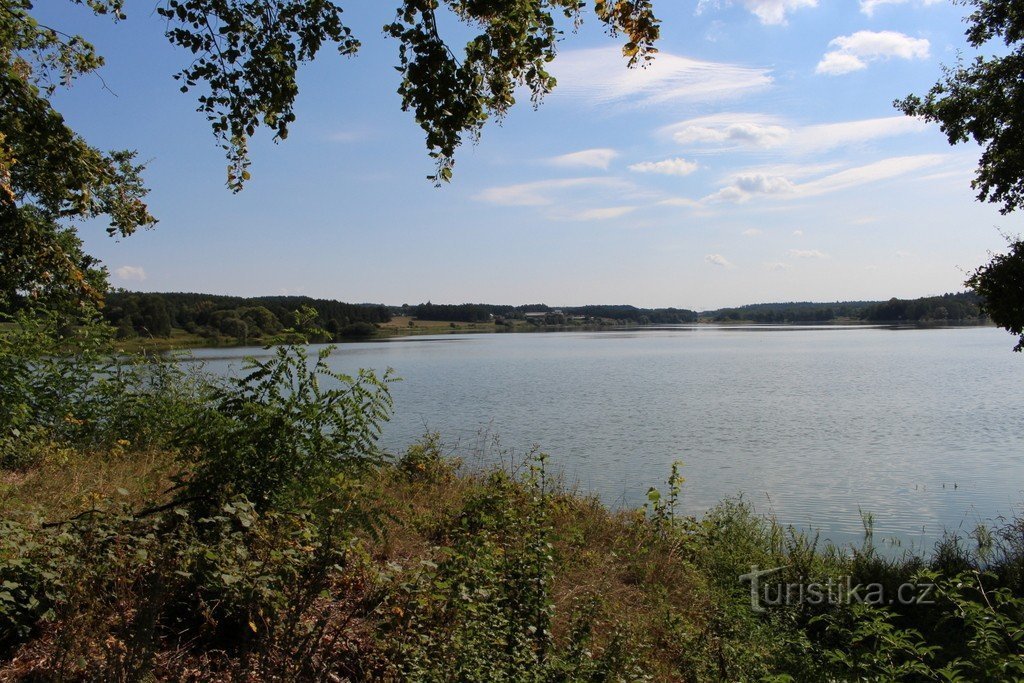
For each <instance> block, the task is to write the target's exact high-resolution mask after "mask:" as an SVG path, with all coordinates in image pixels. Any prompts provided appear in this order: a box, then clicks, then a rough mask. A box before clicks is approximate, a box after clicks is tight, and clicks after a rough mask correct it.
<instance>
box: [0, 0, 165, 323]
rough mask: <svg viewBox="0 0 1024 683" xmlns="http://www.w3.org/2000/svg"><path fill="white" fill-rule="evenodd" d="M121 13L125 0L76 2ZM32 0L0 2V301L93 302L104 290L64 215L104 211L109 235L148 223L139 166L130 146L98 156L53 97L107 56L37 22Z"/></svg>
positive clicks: (124, 233) (14, 303)
mask: <svg viewBox="0 0 1024 683" xmlns="http://www.w3.org/2000/svg"><path fill="white" fill-rule="evenodd" d="M73 1H74V2H75V3H76V4H82V5H87V6H88V7H89V8H91V9H92V11H94V12H96V13H97V14H110V15H113V16H114V18H115V19H120V18H123V16H124V15H123V13H122V11H121V9H122V7H121V6H122V0H73ZM31 9H32V3H31V2H30V1H29V0H0V238H2V242H0V280H2V283H3V284H2V291H0V306H3V307H4V308H8V309H9V308H13V307H16V306H17V304H19V303H24V302H26V301H32V300H40V299H43V300H44V301H43V303H46V304H47V305H50V304H51V303H53V302H49V301H45V300H46V299H47V298H48V296H49V295H55V296H57V297H58V298H59V299H60V300H61V301H60V302H56V303H60V304H62V303H66V302H67V301H69V300H70V299H71V298H73V299H77V300H79V301H82V300H86V301H87V300H90V299H96V298H98V297H99V296H100V294H101V293H102V291H103V289H105V281H104V279H103V277H102V276H101V272H100V271H98V270H97V269H95V268H94V267H93V266H94V265H95V262H94V261H93V260H92V259H90V258H89V257H87V256H85V255H84V254H83V253H82V251H81V243H80V241H78V239H77V237H76V236H75V235H74V233H73V231H72V230H71V229H70V228H69V227H68V226H67V225H66V224H65V223H63V221H66V220H68V219H83V218H96V217H100V216H106V217H107V218H108V219H109V221H110V226H109V227H108V229H107V230H108V232H109V233H110V234H111V235H121V236H127V235H130V234H131V233H132V232H134V231H135V230H136V229H138V228H139V227H143V226H149V225H153V224H154V223H155V222H156V220H155V219H154V218H153V217H152V216H151V215H150V214H149V210H148V208H147V207H146V204H145V202H144V201H143V198H144V197H145V195H146V193H147V190H146V188H145V187H144V186H143V184H142V181H141V172H142V167H141V166H140V165H138V164H136V163H135V161H134V158H135V153H134V152H130V151H124V150H122V151H114V152H103V151H101V150H99V149H96V148H95V147H92V146H90V145H89V144H88V143H87V142H86V141H85V140H84V139H82V137H81V136H79V135H78V134H77V133H75V132H74V131H73V130H72V129H71V128H69V127H68V126H67V124H66V123H65V122H64V118H63V117H62V116H61V115H60V113H59V112H57V111H56V110H55V109H54V108H53V106H52V105H51V103H50V97H51V96H52V95H53V93H54V92H55V91H56V89H57V88H58V87H60V86H65V87H66V86H70V85H71V84H72V83H73V82H74V80H75V79H76V78H78V77H79V76H82V75H84V74H88V73H92V72H94V71H96V70H97V69H98V68H99V67H101V66H102V65H103V59H102V57H100V56H99V55H98V54H96V51H95V49H94V48H93V46H92V45H91V44H90V43H89V42H87V41H86V40H84V39H83V38H82V37H81V36H72V35H67V34H64V33H61V32H59V31H57V30H55V29H53V28H50V27H48V26H45V25H43V24H40V23H39V22H38V21H36V20H35V19H34V18H33V17H32V16H31V15H30V14H29V12H30V10H31Z"/></svg>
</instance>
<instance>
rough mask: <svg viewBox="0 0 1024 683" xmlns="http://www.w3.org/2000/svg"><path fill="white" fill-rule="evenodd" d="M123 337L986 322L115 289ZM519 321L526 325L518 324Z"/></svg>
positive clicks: (848, 310)
mask: <svg viewBox="0 0 1024 683" xmlns="http://www.w3.org/2000/svg"><path fill="white" fill-rule="evenodd" d="M103 313H104V316H105V317H106V319H107V320H108V321H109V322H110V323H111V324H112V325H113V326H114V327H115V328H116V329H117V335H118V336H119V337H120V338H122V339H125V338H131V337H135V336H147V337H168V336H170V335H171V332H172V330H174V329H181V330H184V331H186V332H188V333H191V334H196V335H199V336H202V337H206V338H208V339H211V340H214V341H221V340H223V341H226V342H229V343H232V342H236V341H242V342H247V341H254V342H255V341H267V340H271V339H273V338H275V337H276V336H278V335H281V334H284V333H288V332H300V333H302V334H303V335H304V336H305V337H306V338H308V339H311V340H313V341H337V340H340V339H346V338H359V337H368V336H372V335H373V334H374V333H375V332H376V329H377V325H379V324H381V323H386V322H390V321H391V320H392V318H393V317H394V316H409V317H411V318H415V319H417V320H433V321H446V322H465V323H481V322H493V323H495V324H496V325H504V326H506V327H514V326H515V325H516V323H517V321H524V322H526V323H528V324H530V325H535V326H563V325H577V326H578V325H609V324H612V325H672V324H680V323H694V322H698V321H701V320H704V321H713V322H753V323H814V322H832V321H836V320H847V321H864V322H893V323H901V322H910V323H925V322H979V321H981V320H983V319H984V315H983V313H982V312H981V300H980V299H979V297H978V296H977V295H975V294H971V293H960V294H944V295H942V296H934V297H926V298H922V299H911V300H905V299H890V300H889V301H841V302H835V303H812V302H790V303H775V304H751V305H748V306H740V307H738V308H722V309H717V310H713V311H704V312H702V313H698V312H696V311H691V310H688V309H683V308H638V307H636V306H619V305H608V306H600V305H594V306H563V307H561V308H556V307H553V306H548V305H545V304H524V305H521V306H504V305H494V304H434V303H430V302H427V303H424V304H418V305H414V306H410V305H408V304H405V305H402V306H385V305H383V304H350V303H343V302H340V301H333V300H330V299H313V298H310V297H305V296H263V297H237V296H220V295H213V294H188V293H151V294H150V293H140V292H126V291H120V290H118V291H114V292H111V293H110V294H108V295H107V297H106V306H105V308H104V309H103ZM520 324H522V322H520Z"/></svg>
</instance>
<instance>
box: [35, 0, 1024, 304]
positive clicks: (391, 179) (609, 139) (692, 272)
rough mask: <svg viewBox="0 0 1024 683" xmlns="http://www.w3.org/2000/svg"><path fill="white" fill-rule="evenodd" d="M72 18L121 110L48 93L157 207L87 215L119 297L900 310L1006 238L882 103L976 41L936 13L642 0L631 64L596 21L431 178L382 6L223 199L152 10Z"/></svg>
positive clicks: (321, 67)
mask: <svg viewBox="0 0 1024 683" xmlns="http://www.w3.org/2000/svg"><path fill="white" fill-rule="evenodd" d="M39 4H40V5H42V4H43V3H39ZM65 5H67V3H57V4H50V5H49V6H48V7H42V6H41V7H40V8H39V10H38V11H39V14H40V15H41V18H43V19H45V20H46V22H47V23H49V24H51V25H53V26H54V27H56V28H60V29H62V30H65V31H68V32H77V33H81V34H83V35H85V36H86V37H87V38H90V39H91V40H92V41H93V42H94V43H95V44H96V45H97V47H98V48H99V49H100V51H101V52H102V53H103V54H104V55H105V57H106V59H107V66H106V67H105V68H104V70H103V72H102V75H103V79H104V80H105V82H106V84H107V86H109V88H110V90H112V91H113V92H114V93H116V96H114V95H112V94H111V93H110V92H108V91H106V90H104V89H103V88H102V86H101V83H100V81H99V80H98V79H96V78H91V77H87V78H84V79H82V80H81V81H79V82H78V83H77V84H76V85H75V86H74V88H73V89H72V90H70V91H68V92H66V93H61V94H59V95H58V96H57V98H56V104H57V106H58V108H60V109H61V110H62V111H63V112H64V113H65V115H66V118H67V119H68V120H69V122H70V123H71V125H72V126H74V127H75V128H76V129H77V130H79V131H80V132H82V133H83V134H84V135H85V136H86V137H87V139H88V140H90V142H92V143H93V144H95V145H98V146H100V147H104V148H135V149H138V150H139V154H140V158H142V159H144V160H147V161H148V162H149V170H148V172H147V174H146V178H147V181H148V182H149V184H150V186H151V187H152V188H153V191H152V194H151V195H150V200H151V201H150V204H151V209H152V210H153V212H154V213H155V214H156V215H157V216H158V218H160V223H159V225H158V226H157V227H156V228H155V229H154V230H151V231H145V232H140V233H138V234H136V235H134V236H132V237H130V238H128V239H124V240H120V241H115V240H111V239H109V238H107V237H106V235H105V233H104V230H103V227H104V226H103V225H102V224H87V225H84V226H82V235H83V237H84V239H85V241H86V247H87V249H88V250H89V251H90V252H91V253H93V254H95V255H97V256H99V257H100V258H102V259H103V261H104V263H105V264H106V265H107V266H108V267H109V268H110V270H111V273H112V277H111V280H112V283H113V284H115V285H117V286H124V287H128V288H131V289H139V290H147V291H168V290H174V291H202V292H211V293H228V294H240V295H259V294H306V295H310V296H318V297H329V298H337V299H341V300H345V301H368V302H370V301H372V302H383V303H388V304H401V303H418V302H421V301H426V300H432V301H434V302H435V303H438V302H455V303H458V302H465V301H486V302H492V303H512V304H517V303H527V302H546V303H549V304H556V305H579V304H588V303H631V304H635V305H640V306H679V307H687V308H696V309H706V308H715V307H720V306H729V305H739V304H743V303H753V302H762V301H790V300H818V301H825V300H837V299H882V298H889V297H890V296H900V297H914V296H923V295H928V294H935V293H941V292H945V291H954V290H958V289H960V283H961V282H962V281H963V279H964V277H965V274H964V273H965V271H966V270H970V269H972V268H973V267H974V266H976V265H978V264H980V263H982V262H984V261H985V260H986V258H987V251H988V250H990V249H991V250H998V249H1000V248H1001V247H1002V246H1003V245H1004V244H1005V243H1004V241H1003V239H1002V238H1001V237H1000V230H1001V231H1003V232H1008V233H1016V232H1019V231H1020V229H1021V224H1022V223H1021V218H1020V217H1019V216H1010V217H1005V216H1000V215H999V213H998V211H997V210H996V208H995V207H994V206H991V205H981V204H979V203H977V202H976V201H975V200H974V193H973V191H972V190H971V188H970V186H969V183H970V179H971V177H972V171H973V168H974V165H975V163H976V161H977V157H978V148H977V147H975V146H973V145H962V146H959V147H956V148H951V147H949V145H948V144H947V143H946V141H945V138H944V136H943V135H942V134H941V133H940V132H939V130H938V129H937V128H936V127H934V126H929V125H925V124H924V123H922V122H919V121H916V120H912V119H909V118H906V117H903V116H902V115H900V114H899V113H898V112H897V111H896V110H895V109H893V107H892V101H893V100H894V99H896V98H899V97H902V96H904V95H906V94H909V93H911V92H916V93H923V92H924V91H925V90H927V88H928V87H929V86H930V85H931V84H932V83H933V82H934V81H935V79H936V78H937V76H938V75H939V70H940V65H941V64H951V63H953V62H954V61H955V59H956V55H957V51H958V50H964V51H966V44H965V41H964V38H963V30H964V24H963V22H962V13H963V11H964V8H963V7H958V6H953V5H950V4H948V3H946V2H936V1H934V0H862V1H860V2H858V0H836V1H831V2H830V1H828V0H733V1H732V2H729V1H726V0H721V1H718V2H715V1H707V0H701V1H700V2H697V1H684V2H669V1H667V0H663V1H661V2H657V1H656V2H655V7H656V11H657V13H658V15H659V16H660V17H661V18H662V20H663V39H662V41H661V43H660V45H659V47H660V49H661V53H660V55H659V57H658V59H657V60H656V61H655V63H654V65H653V66H651V67H650V68H648V69H646V70H627V69H626V67H625V63H624V61H623V60H622V59H621V57H620V56H619V52H618V50H619V42H618V41H616V40H615V39H611V38H609V37H608V36H606V35H604V34H603V33H602V31H601V30H600V26H599V25H598V23H597V22H596V21H594V20H593V18H592V17H589V16H588V17H587V19H588V21H587V23H586V24H585V25H584V26H583V27H582V28H581V30H580V31H579V32H578V33H576V34H575V35H571V34H570V35H567V36H566V39H565V41H564V43H563V44H562V47H561V51H560V54H559V57H558V59H557V60H556V61H555V63H554V65H553V69H552V70H553V72H554V73H555V75H556V76H557V77H558V79H559V87H558V88H557V89H556V90H555V92H554V93H553V94H551V95H550V96H549V97H548V98H547V99H546V100H545V101H544V103H543V104H542V105H541V107H540V108H539V109H538V110H536V111H534V110H533V109H532V108H531V107H530V105H529V101H528V98H526V97H523V98H522V102H521V104H520V105H518V106H517V107H516V108H515V110H514V111H512V112H511V113H510V114H509V115H508V116H507V117H506V118H505V119H504V121H502V122H501V123H500V124H497V123H491V124H489V125H488V127H487V128H486V129H485V131H484V134H483V138H482V140H481V142H480V143H479V144H478V145H475V146H474V145H467V146H466V147H465V148H463V149H462V150H461V151H460V153H459V155H458V157H457V160H456V168H455V177H454V180H453V182H452V183H451V184H450V185H448V186H445V187H443V188H441V189H435V188H434V187H433V186H432V185H431V184H430V183H429V182H428V181H427V180H426V179H425V177H426V176H427V175H428V174H430V173H431V172H432V170H433V168H432V165H431V163H430V159H429V158H428V157H427V154H426V150H425V148H424V145H423V138H422V134H421V132H420V130H419V128H418V127H417V126H416V125H415V123H414V122H413V120H412V116H411V115H410V114H407V113H404V112H402V111H401V110H400V103H399V98H398V95H397V94H396V93H395V90H396V87H397V85H398V74H397V72H396V71H395V70H394V69H393V68H392V67H393V66H394V64H395V63H396V62H397V59H396V57H397V47H396V45H395V44H394V43H393V42H392V41H390V40H389V39H385V38H384V37H383V36H382V34H381V31H380V27H381V26H383V25H384V24H385V23H387V22H388V21H389V20H390V19H391V17H392V13H393V8H392V7H391V5H390V4H389V3H386V2H380V0H354V1H350V0H346V2H344V3H343V6H344V7H346V13H345V16H346V18H347V20H348V22H349V24H350V25H351V26H352V27H353V29H354V30H355V32H356V35H357V36H358V37H359V38H360V39H361V40H362V42H363V49H362V50H361V52H360V54H359V55H358V56H357V57H355V58H352V59H343V58H339V57H337V56H336V55H335V54H333V53H331V52H330V51H329V50H325V51H324V53H323V54H322V56H321V57H320V58H319V59H318V60H317V62H315V63H314V64H310V65H307V66H306V67H305V68H304V69H303V70H302V71H301V73H300V79H299V80H300V88H301V94H300V96H299V100H298V103H297V108H296V113H297V116H298V121H297V122H296V123H295V124H294V126H293V128H292V131H291V134H290V135H289V138H288V140H287V141H285V142H283V143H281V144H274V143H273V142H272V141H271V140H270V136H269V135H267V134H266V133H265V132H264V133H262V134H260V135H258V136H257V139H256V140H255V141H254V143H253V145H252V150H253V157H254V165H253V168H252V172H253V179H252V181H251V182H250V183H249V184H248V186H247V188H246V189H245V190H244V191H243V192H242V193H240V194H238V195H232V194H231V193H230V192H228V190H226V189H225V187H224V181H225V177H226V162H225V160H224V158H223V156H222V153H221V150H220V149H219V148H218V147H217V146H216V145H215V144H214V141H213V139H212V136H211V134H210V132H209V129H208V128H207V124H206V122H205V120H204V118H203V117H202V116H201V115H200V114H197V113H195V111H194V107H195V102H194V100H193V99H192V96H191V95H182V94H181V93H180V92H179V91H178V86H177V84H176V83H175V81H174V80H172V78H171V75H172V74H173V73H174V72H175V71H177V70H178V69H179V68H180V67H181V66H182V65H183V64H184V63H185V60H186V58H187V57H186V55H185V54H183V53H181V52H180V51H178V50H176V49H175V48H173V47H171V46H170V45H169V44H167V42H166V41H165V40H164V39H163V37H162V30H163V24H162V21H161V20H160V19H159V18H158V17H157V16H155V13H153V12H152V7H153V3H152V2H133V1H132V0H129V2H128V7H127V11H128V16H129V18H128V20H127V21H126V22H123V23H121V24H117V25H112V24H110V23H109V20H107V19H104V18H96V17H92V16H91V15H90V14H89V13H88V12H87V11H86V10H84V9H82V8H76V7H72V6H70V5H67V6H65ZM966 53H967V54H970V53H969V52H966Z"/></svg>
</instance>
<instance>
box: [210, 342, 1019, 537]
mask: <svg viewBox="0 0 1024 683" xmlns="http://www.w3.org/2000/svg"><path fill="white" fill-rule="evenodd" d="M1012 345H1013V340H1012V337H1010V335H1008V334H1007V333H1006V332H1004V331H1002V330H998V329H995V328H990V327H967V328H943V329H891V328H884V327H863V326H849V327H843V326H820V327H810V326H799V327H796V326H793V327H790V326H710V325H693V326H671V327H662V328H644V329H641V330H630V331H602V332H566V333H537V334H477V335H445V336H429V337H427V336H423V337H410V338H405V339H395V340H389V341H374V342H366V343H355V344H344V345H341V346H339V347H338V348H337V350H336V351H335V352H334V354H333V355H332V357H331V364H332V366H333V367H334V368H336V369H338V370H340V371H343V372H354V371H355V370H356V369H358V368H375V369H378V370H383V369H384V368H387V367H392V368H394V369H395V370H396V372H397V374H398V375H399V376H400V377H402V381H401V382H399V383H397V384H394V385H392V388H393V396H394V399H395V417H394V419H393V421H392V422H391V423H390V424H389V425H388V427H387V429H386V431H385V434H384V445H385V447H386V448H388V449H389V450H391V451H393V452H397V451H400V450H401V449H403V448H404V447H405V446H406V445H408V444H409V443H411V442H413V441H414V440H415V439H416V438H417V437H419V436H420V435H422V434H423V433H424V432H425V431H427V430H435V431H438V432H440V433H441V435H442V437H443V438H444V440H445V441H446V442H447V443H448V444H451V445H452V446H458V449H457V450H458V451H459V452H460V453H467V454H469V455H470V457H469V458H468V459H469V460H470V461H475V460H498V459H503V460H505V461H506V462H507V461H508V460H509V459H512V458H514V459H518V460H521V459H522V455H523V454H524V453H525V452H527V451H528V450H529V449H530V448H532V447H534V446H536V447H538V448H540V449H542V450H543V451H544V452H546V453H548V454H549V455H550V462H551V463H552V465H553V466H554V467H555V468H557V469H558V470H559V471H561V472H562V473H563V474H564V476H565V478H566V481H567V482H568V483H570V484H572V485H575V486H576V487H577V488H579V489H580V490H582V491H587V492H595V493H597V494H598V495H600V497H601V498H602V499H603V500H604V501H605V502H606V503H608V504H609V505H612V506H618V505H627V506H638V505H641V504H642V503H643V502H644V501H645V500H646V492H647V490H648V488H649V487H650V486H659V487H661V488H662V489H663V490H664V481H665V479H666V478H667V477H668V475H669V471H670V467H671V464H672V462H673V461H675V460H681V461H682V462H683V463H684V467H683V470H682V473H683V475H684V476H685V477H686V480H687V481H686V483H685V485H684V487H683V496H682V501H681V507H682V509H683V511H684V512H686V513H692V514H699V513H701V512H703V511H704V510H706V509H707V508H709V507H710V506H712V505H714V504H715V503H716V502H718V501H719V500H721V499H722V498H724V497H730V496H736V495H739V494H742V495H743V496H744V497H745V498H746V499H747V500H749V501H751V502H752V503H754V504H755V506H756V507H757V509H758V510H759V511H761V512H765V513H772V514H774V515H775V516H776V517H777V518H778V520H779V521H781V522H783V523H786V524H794V525H797V526H800V527H813V528H816V529H820V530H821V532H822V537H823V538H829V539H831V540H833V541H836V542H853V541H857V540H858V539H860V538H861V537H862V521H861V519H862V518H861V511H864V512H870V513H871V514H872V515H873V516H874V519H875V537H876V541H877V540H879V539H884V538H893V539H898V541H899V542H900V543H901V544H902V545H903V546H904V547H906V546H908V545H913V546H915V547H925V548H928V547H930V545H931V544H932V543H933V542H934V540H935V538H937V537H938V536H939V535H940V534H941V531H942V529H943V528H949V529H953V528H962V529H964V530H968V531H969V530H971V529H973V528H974V526H975V524H977V523H978V522H979V521H991V520H993V519H994V518H996V517H997V516H999V515H1008V514H1012V513H1013V512H1014V511H1015V510H1017V508H1018V506H1019V504H1020V503H1021V502H1024V420H1022V416H1024V356H1022V355H1021V354H1015V353H1012V352H1011V351H1010V349H1011V347H1012ZM262 353H265V352H264V351H262V350H260V349H227V350H225V349H206V350H197V351H195V352H194V356H195V357H196V358H197V359H201V360H204V361H205V362H206V365H207V368H208V369H209V370H211V371H213V372H217V373H229V372H233V371H236V370H237V369H238V368H239V367H240V364H241V359H242V357H243V356H245V355H260V354H262ZM495 439H497V440H498V441H500V446H495V445H494V440H495ZM505 451H508V452H505ZM503 452H505V453H504V454H503Z"/></svg>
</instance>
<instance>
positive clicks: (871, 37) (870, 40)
mask: <svg viewBox="0 0 1024 683" xmlns="http://www.w3.org/2000/svg"><path fill="white" fill-rule="evenodd" d="M829 47H831V48H834V49H833V50H830V51H829V52H826V53H825V56H823V57H822V58H821V61H820V62H818V66H817V68H816V69H815V72H816V73H819V74H827V75H829V76H839V75H841V74H847V73H850V72H852V71H860V70H861V69H866V68H868V64H869V63H870V62H876V61H879V60H885V59H891V58H893V57H896V58H899V59H926V58H927V57H928V54H929V51H930V49H931V43H929V42H928V39H927V38H912V37H910V36H908V35H906V34H904V33H899V32H897V31H857V32H856V33H853V34H851V35H848V36H839V37H837V38H834V39H833V40H832V41H831V42H830V43H829Z"/></svg>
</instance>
